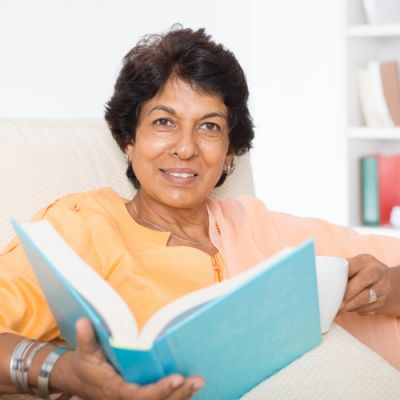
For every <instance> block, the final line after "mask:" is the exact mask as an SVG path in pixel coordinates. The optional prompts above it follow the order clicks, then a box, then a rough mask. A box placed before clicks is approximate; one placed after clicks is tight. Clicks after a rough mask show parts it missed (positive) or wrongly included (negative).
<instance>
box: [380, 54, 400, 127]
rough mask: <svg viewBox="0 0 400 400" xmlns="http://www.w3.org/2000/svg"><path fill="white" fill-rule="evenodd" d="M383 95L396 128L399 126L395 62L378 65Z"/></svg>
mask: <svg viewBox="0 0 400 400" xmlns="http://www.w3.org/2000/svg"><path fill="white" fill-rule="evenodd" d="M380 70H381V80H382V87H383V93H384V96H385V101H386V104H387V108H388V110H389V114H390V117H391V119H392V121H393V123H394V124H395V125H396V126H400V83H399V76H398V69H397V62H396V61H391V62H386V63H381V64H380Z"/></svg>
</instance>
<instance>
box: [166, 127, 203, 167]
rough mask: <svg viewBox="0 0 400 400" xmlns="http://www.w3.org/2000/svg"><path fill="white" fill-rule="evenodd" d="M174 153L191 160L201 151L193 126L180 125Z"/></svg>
mask: <svg viewBox="0 0 400 400" xmlns="http://www.w3.org/2000/svg"><path fill="white" fill-rule="evenodd" d="M175 139H176V140H175V142H174V146H173V148H172V153H173V155H174V156H178V157H179V158H180V159H182V160H189V159H191V158H192V157H195V156H196V155H197V154H198V152H199V147H198V143H197V140H198V138H197V135H196V132H195V131H194V130H193V129H192V128H191V127H180V129H178V130H177V132H176V136H175Z"/></svg>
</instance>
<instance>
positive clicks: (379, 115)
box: [357, 61, 394, 127]
mask: <svg viewBox="0 0 400 400" xmlns="http://www.w3.org/2000/svg"><path fill="white" fill-rule="evenodd" d="M357 82H358V93H359V99H360V106H361V111H362V115H363V117H364V120H365V124H366V125H367V126H373V127H378V126H381V127H392V126H393V125H394V123H393V120H392V118H391V116H390V113H389V108H388V106H387V104H386V99H385V94H384V90H383V85H382V79H381V70H380V63H378V62H377V61H370V62H369V63H368V65H367V67H365V68H361V69H359V70H358V71H357Z"/></svg>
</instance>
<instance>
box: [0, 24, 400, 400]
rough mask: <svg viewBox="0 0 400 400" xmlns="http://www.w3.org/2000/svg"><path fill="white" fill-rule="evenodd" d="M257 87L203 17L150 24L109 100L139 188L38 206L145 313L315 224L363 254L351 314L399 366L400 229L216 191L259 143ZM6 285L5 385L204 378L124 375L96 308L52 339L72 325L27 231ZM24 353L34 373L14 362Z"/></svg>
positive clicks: (124, 388)
mask: <svg viewBox="0 0 400 400" xmlns="http://www.w3.org/2000/svg"><path fill="white" fill-rule="evenodd" d="M247 98H248V90H247V84H246V80H245V77H244V74H243V71H242V69H241V67H240V66H239V64H238V62H237V60H236V59H235V57H234V56H233V54H232V53H231V52H229V51H228V50H226V49H224V48H223V47H222V46H221V45H218V44H215V43H214V42H212V41H211V39H210V37H209V36H207V35H206V34H205V33H204V30H198V31H192V30H190V29H174V30H172V31H171V32H169V33H167V34H166V35H164V36H149V37H147V38H146V39H145V40H143V41H141V42H139V43H138V45H137V46H135V47H134V48H133V49H132V50H131V51H130V52H129V53H128V54H127V56H126V57H125V60H124V66H123V68H122V70H121V73H120V76H119V78H118V80H117V82H116V85H115V92H114V95H113V97H112V98H111V100H110V101H109V103H108V105H107V111H106V120H107V122H108V124H109V126H110V130H111V132H112V134H113V136H114V138H115V140H116V141H117V143H118V144H119V146H120V147H121V149H122V150H123V151H124V152H125V153H126V155H127V159H128V171H127V174H128V176H129V178H130V179H131V180H132V183H133V184H134V185H135V187H136V188H137V189H138V191H137V194H136V195H135V197H134V198H133V199H131V200H129V201H127V200H125V199H122V198H120V197H119V196H118V195H117V194H116V193H114V192H112V191H111V190H110V189H99V190H95V191H90V192H86V193H81V194H73V195H70V196H67V197H65V198H63V199H60V200H58V201H56V202H55V203H53V204H52V205H50V206H48V207H47V208H45V209H44V210H42V211H41V212H40V213H39V214H38V215H37V216H36V218H35V219H47V220H49V221H50V222H51V223H52V224H53V225H54V226H55V227H56V228H57V229H58V230H59V231H60V233H61V234H62V235H63V236H64V238H65V239H66V240H67V241H68V242H69V244H70V245H71V246H72V247H73V248H74V249H75V250H76V251H77V252H78V253H79V254H80V256H81V257H82V258H83V259H84V260H85V261H87V262H88V264H90V265H91V266H92V267H93V268H94V269H95V270H96V271H97V272H98V273H100V274H101V275H102V276H103V277H104V278H105V279H106V280H107V281H108V282H109V283H110V284H111V285H112V286H113V287H114V288H115V289H116V290H117V291H118V292H119V293H120V295H121V296H122V297H123V298H124V300H125V301H126V303H127V304H128V305H129V307H130V308H131V310H132V312H133V313H134V315H135V316H136V319H137V321H138V324H139V327H140V326H142V325H143V324H144V322H145V321H146V320H147V319H148V318H149V316H151V315H152V314H153V313H154V312H155V311H156V310H157V309H159V308H160V307H161V306H163V305H165V304H166V303H168V302H170V301H172V300H174V299H175V298H177V297H179V296H181V295H183V294H185V293H187V292H190V291H192V290H195V289H198V288H201V287H204V286H207V285H211V284H213V283H215V282H218V281H220V280H221V279H224V278H226V277H229V276H232V275H235V274H237V273H239V272H241V271H242V270H245V269H246V268H249V267H251V266H252V265H254V264H255V263H256V262H258V261H260V260H262V259H264V258H265V257H267V256H269V255H270V254H273V253H274V252H276V251H277V250H279V249H280V248H282V247H284V246H287V245H293V244H297V243H299V242H300V241H302V240H304V239H306V238H309V237H310V236H313V237H314V238H315V241H316V249H317V253H318V254H321V255H337V256H341V257H353V256H354V257H353V258H351V259H350V276H349V284H348V288H347V292H346V297H345V301H344V304H343V308H342V316H341V317H339V322H340V323H341V324H342V325H343V326H345V327H346V328H347V329H349V330H350V331H351V332H352V333H354V334H356V335H357V336H358V337H359V338H360V340H363V341H364V342H365V343H367V344H368V345H369V346H370V347H372V348H373V349H375V350H377V351H378V352H380V353H381V354H382V355H383V356H384V357H386V359H387V360H388V361H389V362H391V363H392V364H393V365H395V366H396V367H397V368H399V369H400V342H399V339H398V337H397V329H398V320H397V316H398V315H400V299H399V297H400V296H399V294H398V293H397V292H396V290H394V288H395V287H396V286H397V287H399V282H400V276H399V275H400V273H399V271H400V269H399V268H398V267H393V268H390V269H389V268H388V267H387V265H386V264H388V265H391V266H394V265H398V264H400V252H399V250H398V248H399V241H398V240H395V239H390V238H384V239H379V238H375V237H362V236H360V235H358V234H356V233H355V232H353V231H352V230H350V229H347V228H342V227H338V226H334V225H332V224H329V223H326V222H323V221H318V220H312V219H301V218H296V217H292V216H288V215H284V214H279V213H272V212H269V211H268V210H267V209H266V208H265V206H264V205H263V204H262V203H261V202H259V201H257V200H256V199H251V198H245V197H240V198H237V199H231V200H227V201H222V202H215V201H211V200H209V199H208V196H209V194H210V192H211V191H212V189H213V188H214V187H215V186H218V185H221V184H223V182H224V180H225V179H226V177H227V176H228V175H229V174H231V173H232V172H233V170H234V157H235V156H236V155H239V154H242V153H244V152H246V151H247V150H248V149H249V148H250V147H251V141H252V139H253V128H252V122H251V118H250V115H249V112H248V108H247ZM105 162H107V160H105ZM361 253H370V254H372V255H358V254H361ZM375 257H376V258H375ZM378 259H379V260H380V261H378ZM0 288H1V293H2V295H1V300H0V301H1V304H0V332H2V333H1V334H0V354H1V360H2V362H1V366H0V392H2V393H16V392H23V391H28V390H29V389H30V388H29V387H33V388H35V387H37V384H38V382H40V393H41V394H46V391H47V390H50V391H56V392H64V393H70V394H75V395H77V396H79V397H82V398H85V399H115V398H119V399H144V398H146V399H183V398H187V397H190V396H191V395H193V394H194V393H195V392H196V391H197V390H199V389H200V388H201V386H202V385H203V384H204V382H203V381H202V379H201V378H200V377H190V378H186V379H184V378H183V377H181V376H179V375H173V376H171V377H167V378H165V379H163V380H161V381H159V382H157V383H155V384H153V385H149V386H145V387H140V386H138V385H134V384H127V383H124V382H123V381H122V378H121V377H120V376H119V375H118V374H116V372H115V371H114V370H113V368H112V367H111V366H110V365H109V364H108V363H107V362H106V360H105V359H104V357H103V355H102V353H101V351H100V350H99V348H98V347H97V344H96V341H95V338H94V335H93V331H92V329H91V326H90V324H89V323H88V321H86V320H81V321H79V322H78V324H77V338H78V348H77V349H76V350H70V351H64V350H62V349H61V350H58V349H56V350H55V348H54V344H48V343H49V342H50V341H53V340H56V339H58V338H59V336H60V333H59V331H58V329H57V326H56V324H55V321H54V319H53V317H52V315H51V312H50V310H49V308H48V306H47V304H46V302H45V299H44V298H43V295H42V294H41V291H40V288H39V287H38V285H37V283H36V280H35V279H34V278H33V274H32V271H31V269H30V267H29V264H28V263H27V261H26V259H25V257H24V255H23V253H22V250H21V247H20V246H19V244H18V242H17V241H13V242H12V243H10V245H8V246H7V247H6V249H5V250H4V251H3V253H2V254H1V256H0ZM353 311H357V312H358V313H360V314H365V313H368V315H367V316H359V315H358V314H357V313H354V312H353ZM370 313H376V314H377V315H374V316H371V315H369V314H370ZM378 314H379V315H378ZM382 335H385V340H384V343H383V344H382V340H380V339H381V338H382ZM21 336H22V337H28V338H32V339H34V341H33V342H28V341H21ZM39 340H41V341H43V344H42V343H40V342H39ZM388 347H390V348H391V350H390V351H387V348H388ZM394 350H395V351H397V354H395V355H393V354H394V353H395V351H394ZM18 353H19V354H18ZM49 354H50V355H49ZM18 357H19V358H20V359H22V360H23V361H22V363H21V365H22V370H24V367H26V371H25V372H26V373H25V374H23V373H19V371H18V367H15V368H14V367H13V363H11V368H10V360H14V359H15V358H18ZM45 360H46V361H45ZM28 367H29V368H28ZM39 375H40V376H39ZM48 376H49V377H50V378H49V379H47V377H48Z"/></svg>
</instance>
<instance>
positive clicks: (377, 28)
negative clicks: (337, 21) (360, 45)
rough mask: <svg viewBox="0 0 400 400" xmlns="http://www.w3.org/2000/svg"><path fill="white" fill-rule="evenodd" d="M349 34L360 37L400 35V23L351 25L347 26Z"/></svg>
mask: <svg viewBox="0 0 400 400" xmlns="http://www.w3.org/2000/svg"><path fill="white" fill-rule="evenodd" d="M347 36H349V37H359V38H363V37H366V38H374V37H375V38H378V37H400V24H384V25H368V24H365V25H351V26H349V27H348V28H347Z"/></svg>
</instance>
